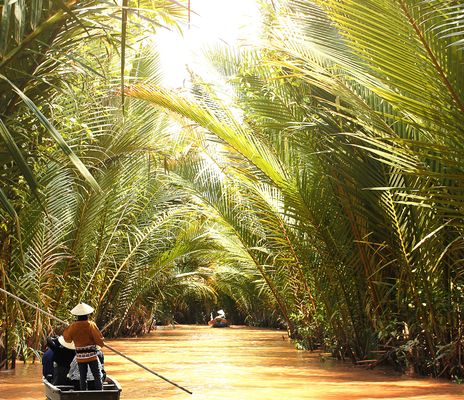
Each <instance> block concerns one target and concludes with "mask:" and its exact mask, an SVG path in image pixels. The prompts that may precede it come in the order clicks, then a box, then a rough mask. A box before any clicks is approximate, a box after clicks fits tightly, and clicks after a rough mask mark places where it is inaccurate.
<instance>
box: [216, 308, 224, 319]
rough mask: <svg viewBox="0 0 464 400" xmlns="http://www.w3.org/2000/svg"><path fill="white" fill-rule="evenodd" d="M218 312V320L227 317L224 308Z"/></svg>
mask: <svg viewBox="0 0 464 400" xmlns="http://www.w3.org/2000/svg"><path fill="white" fill-rule="evenodd" d="M217 313H218V315H217V316H216V318H215V319H217V320H223V319H226V313H225V312H224V310H219V311H218V312H217Z"/></svg>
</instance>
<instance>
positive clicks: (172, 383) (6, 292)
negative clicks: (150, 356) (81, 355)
mask: <svg viewBox="0 0 464 400" xmlns="http://www.w3.org/2000/svg"><path fill="white" fill-rule="evenodd" d="M0 291H1V292H3V293H5V294H6V295H8V296H11V297H13V298H14V299H16V300H18V301H20V302H21V303H24V304H26V305H28V306H30V307H34V308H35V309H36V310H37V311H40V312H41V313H43V314H45V315H47V316H49V317H50V318H52V319H54V320H55V321H58V322H60V323H62V324H64V325H68V323H67V322H66V321H63V320H62V319H60V318H58V317H55V316H54V315H53V314H50V313H49V312H47V311H45V310H42V309H41V308H39V306H38V305H36V304H32V303H29V302H28V301H26V300H23V299H21V298H20V297H18V296H16V295H14V294H13V293H10V292H8V291H6V290H5V289H2V288H0ZM105 347H107V348H108V349H109V350H111V351H112V352H114V353H116V354H118V355H120V356H121V357H124V358H125V359H126V360H129V361H130V362H132V363H134V364H135V365H138V366H139V367H141V368H143V369H144V370H145V371H148V372H150V373H151V374H153V375H156V376H157V377H158V378H161V379H163V380H165V381H166V382H168V383H170V384H171V385H174V386H176V387H178V388H179V389H181V390H183V391H184V392H187V393H188V394H193V393H192V392H191V391H190V390H187V389H186V388H184V387H182V386H180V385H178V384H177V383H175V382H173V381H170V380H169V379H167V378H165V377H164V376H162V375H160V374H158V373H157V372H155V371H153V370H152V369H150V368H148V367H146V366H145V365H143V364H141V363H139V362H138V361H135V360H134V359H133V358H130V357H128V356H126V355H125V354H123V353H121V352H120V351H118V350H116V349H114V348H113V347H111V346H108V345H107V344H106V343H105Z"/></svg>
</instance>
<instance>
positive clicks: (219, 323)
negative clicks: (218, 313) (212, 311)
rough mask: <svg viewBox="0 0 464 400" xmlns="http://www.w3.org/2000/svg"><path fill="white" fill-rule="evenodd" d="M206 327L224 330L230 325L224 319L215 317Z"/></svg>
mask: <svg viewBox="0 0 464 400" xmlns="http://www.w3.org/2000/svg"><path fill="white" fill-rule="evenodd" d="M208 325H209V326H211V327H213V328H226V327H228V326H230V323H229V321H227V320H226V319H225V318H221V317H216V318H214V319H212V320H211V321H209V322H208Z"/></svg>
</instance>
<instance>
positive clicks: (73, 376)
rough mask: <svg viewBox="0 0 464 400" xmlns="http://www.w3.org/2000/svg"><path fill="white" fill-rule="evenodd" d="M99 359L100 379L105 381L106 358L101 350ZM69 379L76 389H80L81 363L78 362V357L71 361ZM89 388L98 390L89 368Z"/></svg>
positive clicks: (98, 351) (98, 353) (98, 355)
mask: <svg viewBox="0 0 464 400" xmlns="http://www.w3.org/2000/svg"><path fill="white" fill-rule="evenodd" d="M97 361H98V369H99V371H100V379H101V380H102V381H103V382H104V381H105V379H106V372H105V358H104V356H103V353H102V351H101V350H97ZM68 379H70V380H71V382H72V385H73V386H74V390H79V389H80V386H81V382H80V373H79V364H78V363H77V357H74V359H73V360H72V362H71V367H70V368H69V373H68ZM86 379H87V388H88V389H89V390H96V388H95V379H94V377H93V375H92V373H91V371H90V370H87V377H86Z"/></svg>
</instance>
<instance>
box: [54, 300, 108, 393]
mask: <svg viewBox="0 0 464 400" xmlns="http://www.w3.org/2000/svg"><path fill="white" fill-rule="evenodd" d="M93 311H94V309H93V308H92V307H90V306H89V305H88V304H85V303H79V304H78V305H77V306H76V307H74V308H73V309H72V310H71V314H73V315H75V316H77V320H76V321H74V322H73V323H72V324H71V325H69V326H68V327H67V328H66V329H65V330H64V332H63V337H64V339H65V340H66V341H67V342H71V341H72V342H74V346H75V347H76V359H77V363H78V366H79V375H80V388H81V390H87V371H88V369H89V368H90V371H91V372H92V375H93V377H94V380H95V389H96V390H102V387H103V384H102V380H101V375H100V370H99V364H98V357H97V351H98V349H97V346H100V347H103V346H104V342H103V335H102V334H101V332H100V330H99V329H98V327H97V325H96V324H95V322H93V321H89V315H90V314H92V313H93Z"/></svg>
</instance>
